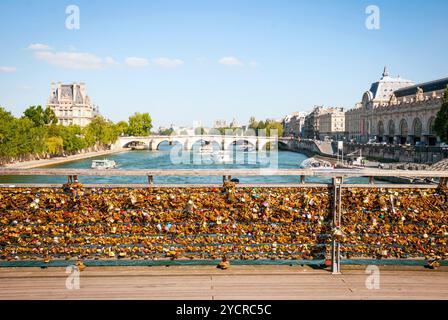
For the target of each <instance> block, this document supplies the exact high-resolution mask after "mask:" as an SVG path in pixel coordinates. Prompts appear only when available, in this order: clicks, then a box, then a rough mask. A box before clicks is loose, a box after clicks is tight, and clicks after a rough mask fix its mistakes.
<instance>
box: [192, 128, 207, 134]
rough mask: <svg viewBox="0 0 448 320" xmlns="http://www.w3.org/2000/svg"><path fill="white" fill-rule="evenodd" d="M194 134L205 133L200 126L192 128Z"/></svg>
mask: <svg viewBox="0 0 448 320" xmlns="http://www.w3.org/2000/svg"><path fill="white" fill-rule="evenodd" d="M194 134H195V135H203V134H205V129H204V128H202V127H197V128H196V129H194Z"/></svg>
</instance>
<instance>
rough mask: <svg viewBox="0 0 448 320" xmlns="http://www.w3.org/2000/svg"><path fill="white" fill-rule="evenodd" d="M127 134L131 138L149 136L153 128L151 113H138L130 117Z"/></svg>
mask: <svg viewBox="0 0 448 320" xmlns="http://www.w3.org/2000/svg"><path fill="white" fill-rule="evenodd" d="M128 123H129V128H128V130H127V134H128V135H130V136H148V135H149V133H150V131H151V128H152V119H151V116H150V115H149V113H147V112H146V113H139V112H136V113H134V114H133V115H132V116H130V117H129V121H128Z"/></svg>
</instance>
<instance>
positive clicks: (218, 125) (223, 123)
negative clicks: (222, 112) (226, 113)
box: [213, 119, 227, 129]
mask: <svg viewBox="0 0 448 320" xmlns="http://www.w3.org/2000/svg"><path fill="white" fill-rule="evenodd" d="M213 128H215V129H219V128H227V121H226V120H223V119H218V120H215V121H214V123H213Z"/></svg>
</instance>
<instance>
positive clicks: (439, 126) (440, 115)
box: [434, 86, 448, 143]
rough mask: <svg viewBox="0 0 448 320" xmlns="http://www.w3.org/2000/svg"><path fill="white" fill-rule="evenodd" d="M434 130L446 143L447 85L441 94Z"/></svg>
mask: <svg viewBox="0 0 448 320" xmlns="http://www.w3.org/2000/svg"><path fill="white" fill-rule="evenodd" d="M434 131H435V132H436V133H437V135H438V136H439V137H440V139H441V140H442V141H443V142H445V143H448V86H447V87H446V89H445V94H444V95H443V100H442V106H441V107H440V110H439V112H437V116H436V119H435V120H434Z"/></svg>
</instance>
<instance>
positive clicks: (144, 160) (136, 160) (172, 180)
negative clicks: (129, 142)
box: [0, 145, 368, 184]
mask: <svg viewBox="0 0 448 320" xmlns="http://www.w3.org/2000/svg"><path fill="white" fill-rule="evenodd" d="M171 148H172V147H171V146H168V145H161V146H160V150H157V151H148V150H142V151H124V152H120V153H116V154H112V155H108V156H107V159H109V160H114V161H115V162H116V164H117V169H123V170H125V169H258V168H268V167H269V166H270V165H271V164H270V163H269V161H274V162H275V165H276V166H278V168H280V169H299V165H300V163H301V162H302V161H303V160H305V159H307V158H308V157H307V156H306V155H304V154H301V153H296V152H289V151H278V153H277V154H278V156H277V157H276V158H275V159H274V158H269V157H268V158H267V159H268V160H266V159H265V160H263V159H262V160H261V161H258V160H259V159H257V161H256V162H255V161H251V160H249V159H250V157H251V155H250V152H248V153H245V154H244V156H243V157H244V163H237V161H236V156H235V155H234V161H233V162H231V163H216V162H213V161H209V163H201V164H197V163H193V159H194V157H195V156H196V157H197V156H198V154H197V153H196V152H195V151H182V152H183V153H184V154H183V158H184V159H191V161H188V160H187V161H183V163H178V162H179V161H177V163H176V159H175V161H174V163H173V157H172V152H171V150H170V149H171ZM240 155H241V154H240ZM94 159H104V158H103V157H96V158H88V159H83V160H77V161H72V162H67V163H63V164H58V165H52V166H46V167H42V168H71V169H73V168H79V169H88V168H90V167H91V164H92V160H94ZM252 159H255V156H253V158H252ZM177 160H178V159H177ZM210 162H211V163H210ZM239 162H241V161H239ZM233 178H238V179H239V180H240V183H297V182H298V181H299V177H297V176H256V177H233ZM66 179H67V178H66V177H64V176H61V177H50V176H3V177H0V183H64V182H66ZM79 179H80V182H81V183H84V184H89V183H98V184H102V183H104V184H108V183H111V184H125V183H147V178H146V177H144V176H141V177H131V176H127V177H105V176H103V177H79ZM305 181H306V182H330V179H325V178H320V177H307V178H306V180H305ZM346 182H349V183H367V182H368V179H367V178H350V179H347V181H346ZM154 183H155V184H158V183H169V184H185V183H222V177H208V176H195V177H175V176H170V177H154Z"/></svg>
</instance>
